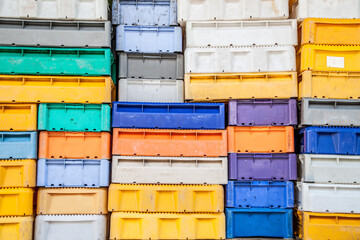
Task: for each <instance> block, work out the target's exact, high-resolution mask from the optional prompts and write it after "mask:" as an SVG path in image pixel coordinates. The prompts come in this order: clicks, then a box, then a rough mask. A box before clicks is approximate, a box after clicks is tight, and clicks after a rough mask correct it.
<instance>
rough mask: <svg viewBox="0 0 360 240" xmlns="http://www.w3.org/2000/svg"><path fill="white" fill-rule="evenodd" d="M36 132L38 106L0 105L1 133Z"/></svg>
mask: <svg viewBox="0 0 360 240" xmlns="http://www.w3.org/2000/svg"><path fill="white" fill-rule="evenodd" d="M36 130H37V106H36V104H0V131H36Z"/></svg>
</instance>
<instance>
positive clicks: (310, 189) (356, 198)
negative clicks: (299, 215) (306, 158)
mask: <svg viewBox="0 0 360 240" xmlns="http://www.w3.org/2000/svg"><path fill="white" fill-rule="evenodd" d="M324 171H325V170H324ZM295 201H296V204H297V207H298V209H299V210H300V211H305V212H320V213H325V212H330V213H360V204H359V202H360V185H347V184H317V183H302V182H298V183H297V186H296V188H295Z"/></svg>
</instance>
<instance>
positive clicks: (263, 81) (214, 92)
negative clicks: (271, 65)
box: [185, 72, 298, 101]
mask: <svg viewBox="0 0 360 240" xmlns="http://www.w3.org/2000/svg"><path fill="white" fill-rule="evenodd" d="M297 96H298V83H297V74H296V72H276V73H222V74H185V99H186V100H188V101H227V100H229V99H248V98H293V97H297Z"/></svg>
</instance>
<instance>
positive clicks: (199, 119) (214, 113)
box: [112, 102, 225, 129]
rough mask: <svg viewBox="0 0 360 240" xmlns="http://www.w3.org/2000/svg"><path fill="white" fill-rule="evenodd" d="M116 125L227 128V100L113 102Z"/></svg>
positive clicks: (132, 126) (115, 126)
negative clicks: (211, 101)
mask: <svg viewBox="0 0 360 240" xmlns="http://www.w3.org/2000/svg"><path fill="white" fill-rule="evenodd" d="M112 127H113V128H160V129H225V105H224V104H223V103H130V102H114V103H113V117H112Z"/></svg>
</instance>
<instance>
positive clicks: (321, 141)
mask: <svg viewBox="0 0 360 240" xmlns="http://www.w3.org/2000/svg"><path fill="white" fill-rule="evenodd" d="M299 137H300V153H309V154H342V155H359V154H360V144H359V141H360V128H347V127H307V128H303V129H301V130H300V132H299Z"/></svg>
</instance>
